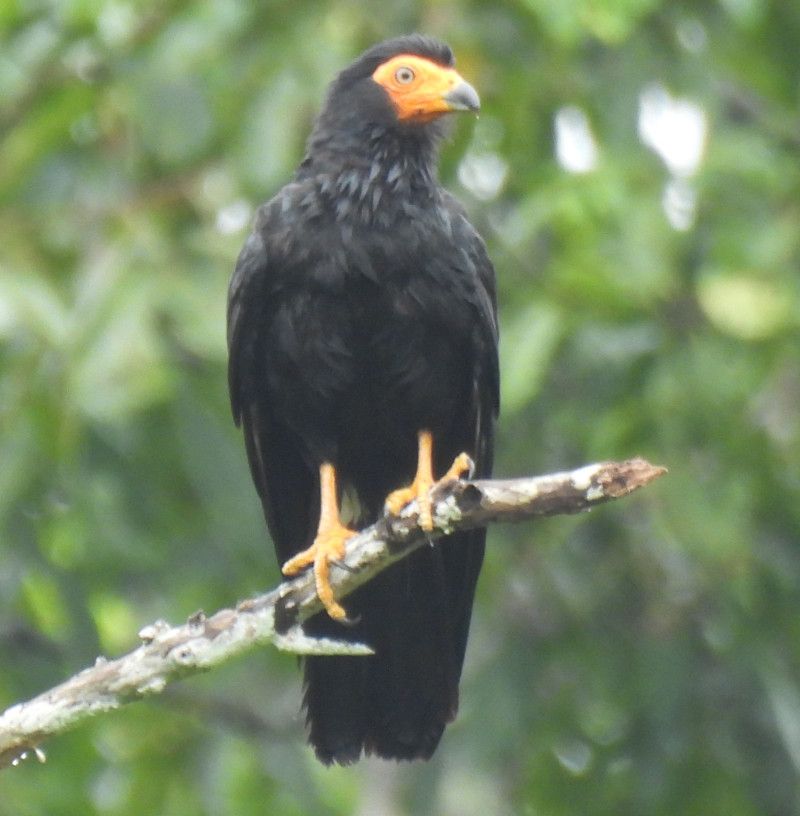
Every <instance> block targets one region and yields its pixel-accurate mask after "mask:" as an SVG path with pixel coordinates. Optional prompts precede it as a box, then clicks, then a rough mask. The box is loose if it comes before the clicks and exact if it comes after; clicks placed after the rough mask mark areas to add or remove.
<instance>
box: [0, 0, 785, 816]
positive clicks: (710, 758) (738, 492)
mask: <svg viewBox="0 0 800 816" xmlns="http://www.w3.org/2000/svg"><path fill="white" fill-rule="evenodd" d="M409 30H423V31H426V32H429V33H433V34H437V35H439V36H441V37H443V38H445V39H447V40H448V41H449V42H450V44H451V45H452V46H453V48H454V49H455V51H456V53H457V55H458V58H459V67H460V69H461V71H462V73H463V74H464V75H465V76H466V77H467V78H468V79H470V81H472V82H473V83H474V84H475V85H476V86H477V87H478V88H479V89H480V91H481V95H482V98H483V102H484V108H483V112H482V114H481V117H480V119H479V120H478V121H477V122H475V123H471V122H470V121H468V120H467V119H466V117H461V118H460V120H459V121H458V122H457V127H456V130H455V135H454V139H453V141H452V143H451V144H450V145H448V146H447V148H446V150H445V154H444V157H443V167H442V176H443V178H444V180H445V181H446V183H447V184H448V185H449V186H450V187H451V189H453V190H454V191H455V192H457V193H458V195H459V196H460V197H461V198H462V199H463V200H464V202H465V204H466V205H467V207H468V208H469V210H470V212H471V214H472V217H473V219H474V221H475V223H476V224H477V225H478V226H479V228H480V229H481V231H482V233H483V234H484V235H485V237H486V239H487V241H488V243H489V245H490V250H491V254H492V256H493V258H494V259H495V262H496V266H497V268H498V271H499V278H500V290H501V317H502V336H503V339H502V363H503V372H504V392H503V397H504V410H503V415H502V421H501V426H500V440H499V448H500V450H499V462H498V467H497V471H498V474H499V475H513V474H527V473H537V472H548V471H552V470H559V469H566V468H569V467H573V466H577V465H580V464H583V463H586V462H589V461H593V460H598V459H608V458H625V457H627V456H630V455H633V454H641V455H645V456H647V457H648V458H650V459H651V460H652V461H654V462H657V463H660V464H664V465H667V466H668V467H669V468H670V475H669V476H668V477H667V478H665V479H663V480H661V481H660V482H658V483H657V484H656V485H654V486H652V487H651V488H649V489H648V490H647V491H646V492H645V493H643V494H641V495H638V496H636V497H634V498H632V499H630V500H626V501H625V502H622V503H619V504H617V505H613V506H609V507H606V508H603V509H601V510H598V511H596V512H595V513H593V514H591V515H589V516H582V517H580V518H574V519H564V518H560V519H553V520H550V521H548V522H545V523H540V524H531V525H526V526H522V527H515V528H505V529H501V528H498V529H495V530H494V531H493V533H492V536H491V543H490V547H489V551H488V555H487V562H486V567H485V570H484V574H483V576H482V579H481V583H480V587H479V597H478V602H477V609H476V614H475V617H474V627H473V633H472V638H471V643H470V648H469V651H468V659H467V666H466V670H465V676H464V681H463V688H462V711H461V713H460V716H459V719H458V721H457V722H456V724H455V725H454V726H453V727H452V728H451V729H449V731H448V732H447V734H446V737H445V739H444V741H443V743H442V745H441V747H440V749H439V751H438V753H437V755H436V757H435V758H434V760H433V761H432V762H431V763H429V764H428V765H422V766H394V765H388V764H383V763H378V762H366V763H362V764H361V765H359V766H357V767H356V768H352V769H333V770H326V769H324V768H322V767H321V766H319V765H318V764H317V763H316V762H315V761H314V760H313V759H312V756H311V753H310V751H309V750H308V749H307V748H306V747H305V746H304V744H303V729H302V720H301V717H300V716H299V713H298V712H299V702H300V682H299V677H298V674H297V671H296V666H295V661H294V660H293V659H292V658H291V657H289V656H286V655H281V654H278V653H275V652H273V651H270V650H267V649H264V650H261V651H258V652H256V653H253V654H251V655H249V656H248V657H247V658H245V659H242V660H240V661H237V662H235V663H234V664H232V665H230V666H226V667H225V668H223V669H222V670H219V671H216V672H214V673H213V674H211V675H208V676H205V677H203V678H199V679H195V680H191V681H187V682H185V683H183V684H181V685H180V687H176V688H175V689H172V690H170V693H168V694H167V695H165V696H164V697H163V699H162V698H159V699H157V700H153V701H152V702H148V703H145V704H137V705H135V706H131V707H130V708H129V709H127V710H125V711H123V712H121V713H117V714H114V715H111V716H106V717H103V718H101V719H98V720H96V721H94V722H92V723H90V724H88V725H86V726H84V727H82V728H80V729H77V730H76V731H74V732H72V733H70V734H68V735H66V736H63V737H60V738H57V739H54V740H52V741H51V742H50V743H48V744H47V746H45V747H46V749H47V751H48V755H49V759H48V762H47V764H46V765H44V766H39V765H37V764H36V763H34V762H28V763H26V764H24V765H23V766H21V767H19V768H17V769H15V770H13V771H5V772H4V773H3V774H2V777H1V778H0V814H2V815H3V816H5V814H9V815H10V814H13V816H34V814H35V815H36V816H39V814H47V815H48V816H54V815H55V816H58V814H76V813H81V814H109V815H113V816H127V814H131V815H133V814H136V816H139V814H143V813H144V814H151V813H152V814H165V815H166V816H182V814H187V815H188V814H229V813H230V814H242V816H246V814H251V813H252V814H263V813H276V814H277V813H280V814H395V815H396V816H399V814H406V813H408V814H427V813H442V814H454V815H455V814H458V816H469V815H470V814H499V815H501V816H502V814H532V815H533V814H536V815H537V816H539V814H542V815H544V816H559V815H560V814H565V816H566V814H584V815H585V816H591V815H592V814H626V813H630V814H664V815H665V816H667V815H668V816H673V815H674V814H698V816H700V815H701V814H702V815H703V816H705V815H706V814H725V816H756V814H774V815H775V816H785V814H790V813H798V812H800V774H799V771H800V614H799V612H800V551H799V549H798V547H799V544H800V464H799V462H800V344H799V343H798V323H799V322H800V283H799V282H800V277H798V267H799V266H800V155H799V154H800V113H799V112H798V100H799V99H800V93H799V92H800V56H799V54H800V4H798V3H796V2H788V1H787V0H772V2H770V0H693V1H692V2H689V0H685V1H684V2H669V1H668V0H505V2H497V3H486V2H477V0H476V1H475V2H466V1H464V2H458V1H457V0H438V1H436V0H430V2H416V3H415V2H410V1H409V0H404V1H402V2H393V3H376V4H363V3H357V2H354V0H337V2H331V3H323V2H315V1H314V0H294V2H286V1H285V0H283V1H281V0H267V2H260V3H245V2H236V0H205V2H195V3H186V2H176V1H175V0H162V1H161V2H159V3H145V2H125V1H124V0H119V2H100V0H63V2H55V0H51V2H44V1H43V0H41V1H40V0H28V1H27V2H25V1H24V0H17V2H8V3H4V4H3V5H2V6H0V366H2V370H1V371H0V536H1V538H0V708H3V707H5V706H6V705H10V704H12V703H13V702H16V701H18V700H22V699H25V698H28V697H31V696H33V695H35V694H36V693H38V692H40V691H42V690H44V689H45V688H47V687H49V686H50V685H52V684H55V683H56V682H58V681H59V680H61V679H64V678H65V677H67V676H69V675H70V674H72V673H74V672H75V671H77V670H78V669H80V668H82V667H83V666H85V665H87V664H89V663H91V662H92V661H93V660H94V658H95V656H96V655H98V654H105V655H109V656H113V655H118V654H120V653H122V652H123V651H125V650H127V649H129V648H131V647H133V646H135V645H136V642H137V640H136V632H137V630H138V629H139V628H140V627H141V626H142V625H144V624H146V623H149V622H150V621H152V620H154V619H156V618H159V617H163V618H166V619H168V620H171V621H175V622H177V621H180V620H183V619H185V618H186V617H187V616H188V615H189V614H191V613H192V612H194V611H195V610H197V609H198V608H203V609H205V610H208V611H211V610H214V609H215V608H217V607H219V606H223V605H229V604H231V603H234V602H235V601H236V600H237V599H240V598H242V597H245V596H247V595H248V594H250V593H254V592H256V591H258V590H263V589H265V588H268V587H269V586H271V585H273V584H275V583H276V582H277V580H278V571H277V569H276V566H275V564H274V559H273V556H272V553H271V551H270V546H269V543H268V540H267V536H266V533H265V531H264V529H263V522H262V520H261V517H260V512H259V508H258V505H257V501H256V497H255V494H254V491H253V489H252V486H251V483H250V480H249V476H248V474H247V470H246V465H245V458H244V453H243V449H242V444H241V440H240V438H239V434H238V432H237V431H236V430H235V429H234V427H233V425H232V423H231V421H230V417H229V412H228V406H227V394H226V387H225V345H224V304H225V291H226V285H227V279H228V276H229V273H230V270H231V268H232V265H233V262H234V259H235V257H236V254H237V251H238V248H239V246H240V245H241V242H242V241H243V238H244V235H245V233H246V230H247V225H248V222H249V217H250V214H251V213H252V209H253V207H254V206H255V205H256V204H257V203H258V202H260V201H261V200H264V199H265V198H267V197H268V196H269V195H271V194H272V192H274V191H275V190H276V189H277V187H278V186H279V185H280V184H281V183H282V182H283V181H285V180H286V179H287V177H288V176H289V174H290V173H291V171H292V168H293V166H294V164H295V163H296V162H297V161H298V159H299V157H300V155H301V153H302V149H303V142H304V138H305V135H306V134H307V132H308V128H309V125H310V122H311V121H312V118H313V115H314V112H315V110H316V109H317V108H318V106H319V102H320V98H321V95H322V93H323V91H324V86H325V84H326V83H327V81H328V80H329V79H330V78H331V77H332V76H333V74H334V73H335V72H336V71H337V70H338V69H339V68H341V67H343V66H344V65H345V64H346V63H347V62H348V61H349V60H350V59H351V58H352V57H353V56H354V55H355V54H357V53H358V52H359V51H360V50H361V49H363V48H364V47H366V46H368V45H370V44H371V43H373V42H374V41H376V40H379V39H382V38H383V37H385V36H389V35H393V34H397V33H401V32H405V31H409ZM654 87H656V88H661V89H662V92H663V91H664V90H665V91H667V92H668V93H670V94H671V95H672V96H673V97H674V98H675V99H684V100H689V101H691V102H692V103H693V104H694V105H695V106H698V107H699V108H700V109H702V111H704V115H705V121H706V123H707V135H706V149H705V152H704V154H703V159H702V162H701V163H700V165H699V168H698V169H697V171H696V172H695V173H691V172H690V173H684V176H685V177H684V178H682V179H681V178H679V179H678V180H677V182H676V179H675V178H673V179H672V182H673V184H675V183H678V184H679V185H683V187H679V189H682V190H683V191H684V199H683V201H684V206H685V207H688V208H689V210H690V212H689V217H688V218H687V219H686V221H685V222H684V223H683V224H681V225H679V227H680V228H675V227H673V226H672V225H671V224H670V221H669V219H668V218H667V217H666V214H665V209H664V206H663V204H662V198H663V197H664V195H665V189H666V188H667V185H668V184H669V183H670V181H671V175H672V173H673V172H674V168H673V171H671V170H670V168H669V167H668V166H666V165H665V163H664V162H663V161H662V159H661V158H659V156H658V155H657V154H656V153H655V152H653V151H652V150H651V149H650V148H649V147H647V146H646V145H645V144H643V142H642V140H641V138H640V136H639V132H638V129H637V121H638V119H639V113H640V103H641V99H642V94H643V93H646V92H647V89H651V90H652V89H653V88H654ZM568 106H573V107H577V108H578V109H580V110H581V111H583V114H584V115H585V117H586V119H587V120H588V122H589V124H590V127H591V131H592V133H593V135H594V139H595V141H596V145H597V148H598V151H599V153H598V159H597V163H596V166H595V167H594V169H592V170H591V171H590V172H585V173H575V172H568V171H567V170H565V169H564V167H562V166H561V165H560V164H559V162H558V161H557V159H556V155H555V152H554V119H555V117H556V115H557V112H558V111H560V110H562V109H564V108H566V107H568ZM573 113H574V112H573ZM686 176H688V177H686ZM670 189H673V191H674V187H673V188H670ZM687 190H688V192H687ZM687 195H688V199H687V198H686V196H687ZM692 196H694V197H695V198H694V205H692V201H693V199H692ZM687 201H688V204H687V203H686V202H687ZM692 206H694V209H693V210H692Z"/></svg>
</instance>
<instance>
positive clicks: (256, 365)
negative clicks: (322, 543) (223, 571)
mask: <svg viewBox="0 0 800 816" xmlns="http://www.w3.org/2000/svg"><path fill="white" fill-rule="evenodd" d="M279 195H280V194H279ZM279 209H280V201H279V200H277V199H273V201H272V202H269V203H268V204H266V205H264V206H263V207H261V209H260V210H259V212H258V216H257V219H256V226H255V228H254V231H253V233H252V234H251V235H250V237H249V238H248V239H247V241H246V243H245V245H244V247H243V248H242V251H241V253H240V254H239V258H238V260H237V262H236V268H235V270H234V273H233V277H232V278H231V282H230V286H229V289H228V390H229V393H230V400H231V410H232V412H233V418H234V421H235V422H236V424H237V425H241V426H242V430H243V431H244V439H245V446H246V449H247V458H248V461H249V463H250V471H251V473H252V476H253V482H254V484H255V486H256V490H257V491H258V494H259V496H260V498H261V503H262V505H263V508H264V515H265V517H266V520H267V525H268V527H269V530H270V533H271V535H272V539H273V542H274V544H275V549H276V551H277V554H278V558H279V560H280V562H281V563H283V562H284V561H285V560H287V559H288V558H289V557H290V556H291V555H293V554H294V553H296V552H297V551H299V550H301V549H303V547H305V546H307V544H308V543H309V537H310V536H313V530H314V523H315V516H316V514H317V512H318V495H317V490H316V486H315V485H316V482H315V474H314V472H313V471H312V470H311V469H310V468H309V467H308V465H307V464H306V462H305V461H304V459H303V456H302V453H301V450H302V448H301V445H300V442H299V440H298V439H297V438H296V437H295V435H294V434H293V433H292V432H291V431H290V430H289V429H288V428H286V427H284V426H281V425H280V424H279V423H277V422H276V420H275V417H274V416H273V415H272V413H271V411H270V406H269V400H268V399H266V396H265V395H266V384H265V382H264V375H263V363H264V360H265V359H266V355H268V354H269V349H268V348H266V343H265V340H264V338H265V336H266V333H265V331H264V323H265V320H266V316H267V312H268V308H269V303H270V298H271V297H273V296H274V291H275V289H276V287H277V286H278V285H279V282H280V279H281V277H282V275H281V273H282V269H281V264H280V259H279V258H278V257H276V256H275V253H271V252H270V248H269V246H268V243H267V240H266V238H267V237H268V236H269V235H270V228H271V223H270V220H271V219H275V217H276V216H275V215H274V213H275V212H276V211H278V212H279ZM278 507H280V512H279V513H277V512H273V508H278Z"/></svg>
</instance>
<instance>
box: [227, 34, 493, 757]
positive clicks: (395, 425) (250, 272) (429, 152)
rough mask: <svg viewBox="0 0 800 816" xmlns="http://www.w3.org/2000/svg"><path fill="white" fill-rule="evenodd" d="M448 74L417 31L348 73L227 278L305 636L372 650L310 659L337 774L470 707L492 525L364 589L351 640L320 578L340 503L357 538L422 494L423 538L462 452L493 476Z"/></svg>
mask: <svg viewBox="0 0 800 816" xmlns="http://www.w3.org/2000/svg"><path fill="white" fill-rule="evenodd" d="M453 64H454V59H453V54H452V52H451V50H450V48H448V47H447V46H446V45H444V44H443V43H440V42H438V41H436V40H433V39H431V38H428V37H423V36H420V35H411V36H405V37H398V38H396V39H392V40H388V41H386V42H383V43H380V44H379V45H376V46H374V47H373V48H371V49H369V50H368V51H366V52H365V53H364V54H362V55H361V56H360V57H359V58H358V59H357V60H356V61H355V62H354V63H353V64H352V65H350V66H349V67H348V68H346V69H345V70H344V71H342V72H341V73H340V74H339V75H338V76H337V77H336V79H335V80H334V81H333V83H332V84H331V86H330V88H329V90H328V94H327V98H326V100H325V104H324V107H323V109H322V112H321V113H320V115H319V117H318V119H317V120H316V124H315V125H314V128H313V131H312V133H311V136H310V138H309V140H308V145H307V150H306V155H305V158H304V159H303V161H302V163H301V164H300V166H299V167H298V169H297V171H296V173H295V176H294V179H293V180H292V181H291V182H290V183H289V184H287V185H286V186H285V187H284V188H283V189H282V190H281V191H280V192H279V193H278V194H277V195H276V196H275V197H274V198H273V199H271V200H270V201H268V202H267V203H266V204H264V205H262V206H261V207H260V208H259V210H258V212H257V215H256V219H255V225H254V228H253V232H252V234H251V235H250V236H249V238H248V239H247V242H246V243H245V245H244V247H243V249H242V251H241V254H240V255H239V259H238V261H237V263H236V269H235V272H234V274H233V278H232V280H231V284H230V291H229V299H228V347H229V353H230V360H229V387H230V395H231V403H232V408H233V415H234V418H235V420H236V422H237V424H239V423H240V424H241V426H242V428H243V429H244V437H245V443H246V447H247V454H248V458H249V461H250V468H251V471H252V475H253V480H254V482H255V485H256V488H257V490H258V493H259V495H260V497H261V501H262V503H263V506H264V513H265V516H266V520H267V524H268V526H269V530H270V532H271V534H272V538H273V541H274V543H275V549H276V551H277V555H278V558H279V559H280V561H281V563H283V565H284V566H283V571H284V573H286V574H294V573H296V572H298V571H300V570H301V569H302V568H303V567H305V566H307V565H312V564H313V569H314V571H315V575H316V579H317V587H318V592H319V594H320V597H321V598H322V600H323V602H324V604H325V606H326V609H327V614H325V613H321V614H319V615H317V616H315V617H314V618H312V619H311V620H309V621H308V622H307V623H306V631H307V632H308V633H309V634H311V635H315V636H329V637H336V638H339V639H348V640H353V641H360V642H365V643H367V644H369V645H370V646H371V647H372V648H373V649H374V650H375V654H374V656H370V657H344V656H337V657H319V656H317V657H307V658H306V659H305V660H304V665H305V707H306V710H307V720H308V725H309V740H310V742H311V744H312V745H313V746H314V749H315V751H316V753H317V756H318V757H319V759H320V760H322V762H324V763H326V764H327V763H331V762H339V763H342V764H346V763H350V762H355V761H356V760H358V759H359V757H360V756H361V754H362V752H365V753H368V754H369V753H372V754H377V755H378V756H380V757H385V758H393V759H417V758H423V759H427V758H429V757H430V756H431V754H432V753H433V751H434V750H435V748H436V746H437V744H438V742H439V740H440V738H441V736H442V732H443V731H444V728H445V725H446V724H447V723H448V722H449V721H451V720H452V719H453V717H454V716H455V714H456V710H457V708H458V681H459V677H460V675H461V667H462V663H463V660H464V650H465V647H466V641H467V632H468V628H469V620H470V613H471V608H472V600H473V595H474V591H475V582H476V580H477V577H478V572H479V570H480V566H481V561H482V560H483V549H484V539H485V532H484V531H482V530H481V531H472V532H467V533H458V534H455V535H451V536H448V537H446V538H443V539H442V540H441V541H440V542H439V543H438V544H437V545H436V546H435V547H424V548H423V549H420V550H418V551H417V552H415V553H414V554H413V555H412V556H411V557H409V558H407V559H405V560H403V561H401V562H399V563H397V564H396V565H395V566H393V567H391V568H390V569H388V570H386V571H385V572H383V573H382V574H381V575H379V576H378V577H377V578H376V579H375V580H373V581H372V582H370V583H369V584H368V585H365V586H363V587H362V588H360V589H359V590H357V591H356V592H354V593H353V594H352V595H350V596H349V597H348V598H347V600H346V604H347V608H348V614H349V615H350V617H351V618H352V619H353V620H355V621H357V623H355V624H354V625H353V626H351V627H349V628H345V627H344V626H343V625H342V621H343V620H344V621H346V617H345V612H344V610H343V608H342V607H341V606H340V605H339V604H338V603H337V602H336V601H335V599H334V598H333V593H332V592H331V589H330V585H329V583H328V564H329V561H330V560H335V559H337V558H340V557H341V556H342V554H343V552H344V543H345V541H346V540H347V539H348V538H349V537H350V536H351V535H353V530H352V529H350V528H349V527H347V526H346V525H345V521H344V520H343V518H342V516H341V515H340V513H341V512H342V511H340V504H344V505H347V506H350V507H356V508H358V509H357V511H355V512H354V514H353V517H352V518H350V519H349V520H348V521H349V523H350V524H352V525H353V526H354V527H358V526H364V525H367V524H370V523H372V522H374V521H375V520H376V519H377V518H378V517H379V516H380V514H381V513H382V512H383V511H384V506H385V505H387V506H388V509H389V510H390V511H392V512H396V511H397V510H399V509H400V508H401V507H402V506H403V505H404V504H405V503H407V502H409V501H411V500H412V499H418V500H419V506H420V508H421V509H420V515H419V523H420V525H421V526H422V527H423V528H426V529H431V528H432V520H431V509H430V499H429V498H428V491H429V488H430V487H431V485H432V484H433V483H434V481H435V476H434V474H436V473H439V474H442V473H445V472H446V477H447V478H453V477H456V476H458V475H460V474H462V473H463V472H464V471H465V470H466V468H467V467H468V464H467V459H466V456H465V455H464V454H468V455H469V457H471V458H472V459H473V460H474V462H475V465H476V471H477V474H478V475H480V476H487V475H489V473H490V471H491V466H492V448H493V438H494V430H493V428H494V421H495V417H496V415H497V411H498V402H499V399H498V391H499V383H498V380H499V375H498V363H497V322H496V303H495V278H494V270H493V268H492V264H491V262H490V261H489V258H488V256H487V254H486V248H485V246H484V243H483V241H482V240H481V238H480V237H479V235H478V234H477V232H476V231H475V229H474V228H473V227H472V226H471V224H470V223H469V221H468V220H467V218H466V215H465V213H464V211H463V209H462V208H461V206H460V205H459V204H458V202H457V201H456V200H455V199H454V198H453V197H452V196H451V195H450V194H449V193H447V192H446V191H445V190H444V189H443V188H442V187H441V186H440V185H439V182H438V180H437V169H436V165H437V148H438V144H439V142H440V140H441V137H442V135H443V121H442V116H443V114H446V113H448V112H451V111H476V110H478V107H479V100H478V95H477V93H476V92H475V90H474V89H473V88H472V86H470V85H469V84H467V83H466V82H465V81H464V80H463V79H462V78H461V76H459V74H458V73H456V71H455V70H454V68H453ZM454 460H455V461H454ZM451 462H452V463H453V464H452V465H451ZM409 483H410V486H409V487H406V488H401V489H397V488H398V487H399V486H400V485H407V484H409ZM387 495H388V499H387ZM343 497H344V501H343Z"/></svg>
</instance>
